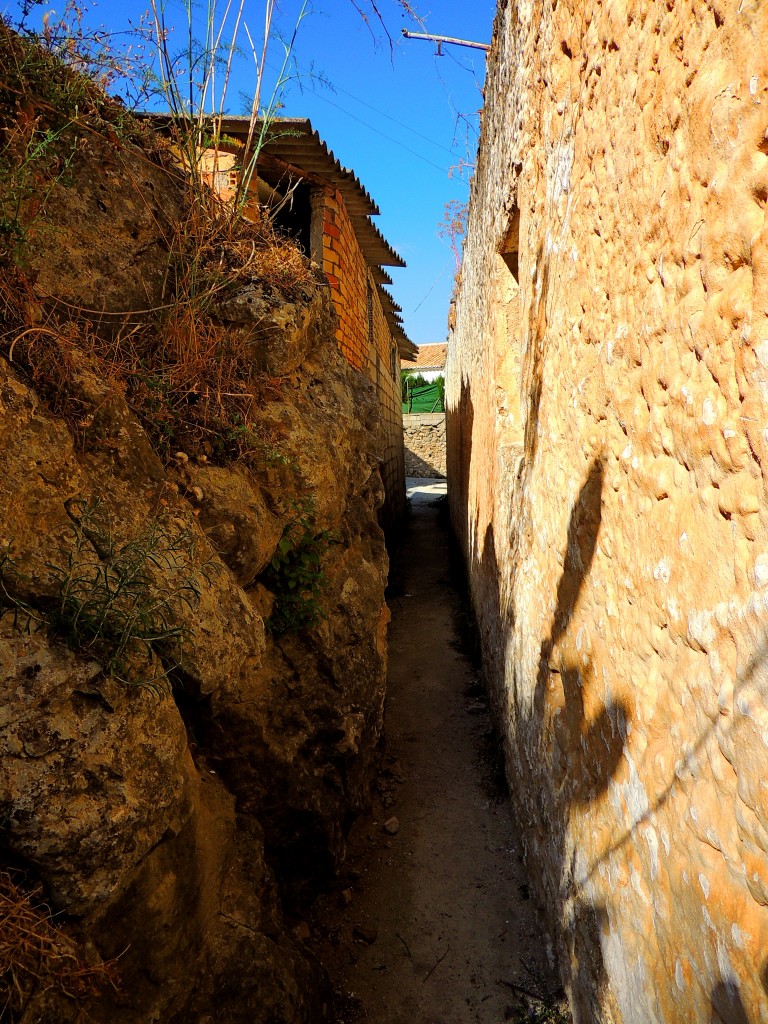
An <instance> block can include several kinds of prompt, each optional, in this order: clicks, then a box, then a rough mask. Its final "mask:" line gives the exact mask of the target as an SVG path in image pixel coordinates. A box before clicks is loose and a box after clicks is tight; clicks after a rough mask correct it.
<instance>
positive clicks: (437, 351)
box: [402, 342, 448, 370]
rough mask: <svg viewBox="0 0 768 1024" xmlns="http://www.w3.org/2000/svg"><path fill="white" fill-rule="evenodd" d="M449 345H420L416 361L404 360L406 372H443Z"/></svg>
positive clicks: (403, 365)
mask: <svg viewBox="0 0 768 1024" xmlns="http://www.w3.org/2000/svg"><path fill="white" fill-rule="evenodd" d="M447 352H448V345H447V344H446V343H445V342H443V344H441V345H418V346H417V347H416V358H415V359H414V360H407V361H406V360H402V367H403V369H404V370H441V369H442V368H443V367H444V366H445V357H446V354H447Z"/></svg>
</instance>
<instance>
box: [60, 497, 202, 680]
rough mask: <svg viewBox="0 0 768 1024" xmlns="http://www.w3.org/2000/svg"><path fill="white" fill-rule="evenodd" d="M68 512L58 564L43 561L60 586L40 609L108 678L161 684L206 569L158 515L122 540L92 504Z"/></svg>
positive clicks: (188, 541)
mask: <svg viewBox="0 0 768 1024" xmlns="http://www.w3.org/2000/svg"><path fill="white" fill-rule="evenodd" d="M70 516H71V517H72V520H73V526H72V529H71V531H70V537H69V540H70V543H71V546H70V548H69V550H68V552H67V555H66V559H65V561H64V564H63V565H57V564H55V563H48V569H49V570H50V572H51V575H52V577H53V579H54V581H56V583H57V584H58V591H59V592H58V597H57V599H56V601H55V602H54V603H53V605H52V607H51V608H50V609H49V610H48V613H47V621H48V624H49V626H50V628H51V629H52V630H53V631H54V632H55V633H56V634H58V635H59V636H60V637H61V638H62V639H63V640H64V642H65V643H66V644H67V646H68V647H70V648H71V649H72V650H74V651H77V652H78V653H79V654H84V655H90V656H92V657H94V658H95V659H96V660H97V661H99V662H100V663H101V664H102V665H103V666H104V670H105V672H106V673H107V674H108V675H111V676H115V677H116V678H117V679H119V680H120V681H122V682H124V683H134V684H136V683H138V684H140V685H142V686H146V687H150V688H152V689H155V690H163V689H166V688H167V687H168V673H169V671H171V669H172V668H174V667H175V666H176V664H177V663H178V660H179V658H180V656H181V651H182V647H183V643H184V641H185V640H186V639H187V638H188V637H189V633H190V631H189V627H188V626H186V625H183V624H181V623H180V622H179V619H180V616H181V614H182V612H183V610H184V608H185V607H186V608H188V609H193V608H194V607H195V605H196V604H197V602H198V601H199V598H200V582H201V576H206V574H207V573H208V572H209V570H210V566H209V565H206V566H203V568H202V569H200V568H198V567H197V566H196V564H195V562H194V554H195V543H194V538H193V537H192V535H191V534H190V533H189V531H187V530H182V531H180V532H177V533H176V534H175V535H174V534H173V533H171V532H170V531H169V529H168V524H167V523H164V522H163V521H162V520H161V519H160V518H159V517H157V516H156V517H153V518H152V519H150V520H149V521H148V522H147V524H146V525H145V527H144V528H143V529H142V530H141V531H140V532H139V533H138V534H137V535H136V536H135V537H133V538H132V539H130V540H128V541H125V542H123V543H120V542H118V541H117V540H116V539H115V538H114V536H113V535H112V530H111V526H110V524H109V521H108V520H107V519H106V517H105V516H104V515H103V514H102V512H101V509H100V507H99V505H98V503H85V502H76V503H71V504H70Z"/></svg>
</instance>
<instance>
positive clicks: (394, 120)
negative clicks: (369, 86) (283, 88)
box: [312, 58, 468, 156]
mask: <svg viewBox="0 0 768 1024" xmlns="http://www.w3.org/2000/svg"><path fill="white" fill-rule="evenodd" d="M454 59H455V58H454ZM460 66H463V65H460ZM465 70H468V69H465ZM332 89H333V91H334V92H343V93H344V95H345V96H349V97H350V98H351V99H353V100H355V101H356V102H357V103H360V104H362V106H364V107H368V109H369V110H372V111H373V112H374V114H379V115H380V116H381V117H386V119H387V120H388V121H391V122H392V123H393V124H396V125H397V126H398V127H400V128H405V130H406V131H407V132H411V134H412V135H418V137H419V138H420V139H423V140H424V141H425V142H428V143H429V144H430V146H435V147H436V148H437V149H442V150H443V152H445V153H450V154H451V156H455V155H456V154H455V153H454V151H453V150H452V149H451V148H450V147H449V146H444V145H443V144H442V142H435V140H434V139H430V138H429V137H428V136H427V135H422V133H421V132H419V131H416V129H415V128H412V127H411V126H410V125H408V124H404V123H403V122H402V121H398V119H397V118H396V117H392V115H391V114H388V113H387V112H386V111H384V110H379V108H378V107H374V106H373V104H371V103H366V102H365V100H361V99H360V97H359V96H355V94H354V93H353V92H348V91H347V90H346V89H342V88H341V87H340V86H336V85H334V86H332ZM312 91H313V93H314V94H315V95H316V96H320V95H321V94H320V93H318V92H317V90H315V89H313V90H312Z"/></svg>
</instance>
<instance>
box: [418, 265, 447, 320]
mask: <svg viewBox="0 0 768 1024" xmlns="http://www.w3.org/2000/svg"><path fill="white" fill-rule="evenodd" d="M452 262H453V256H451V258H450V259H449V260H448V262H447V263H446V264H445V266H444V267H443V269H442V270H441V271H440V273H439V274H438V275H437V277H436V278H435V280H434V281H433V282H432V284H431V285H430V286H429V288H428V289H427V293H426V295H425V296H424V298H423V299H422V300H421V302H420V303H419V304H418V306H416V308H415V309H414V310H413V312H414V313H418V311H419V310H420V309H421V307H422V306H423V305H424V303H425V302H426V301H427V299H428V298H429V296H430V295H431V294H432V292H433V291H434V288H435V285H436V284H437V282H438V281H439V280H440V278H441V277H442V276H443V274H444V273H445V272H446V270H447V269H448V267H450V265H451V263H452ZM411 315H413V314H411Z"/></svg>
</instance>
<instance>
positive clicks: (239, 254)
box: [0, 21, 312, 462]
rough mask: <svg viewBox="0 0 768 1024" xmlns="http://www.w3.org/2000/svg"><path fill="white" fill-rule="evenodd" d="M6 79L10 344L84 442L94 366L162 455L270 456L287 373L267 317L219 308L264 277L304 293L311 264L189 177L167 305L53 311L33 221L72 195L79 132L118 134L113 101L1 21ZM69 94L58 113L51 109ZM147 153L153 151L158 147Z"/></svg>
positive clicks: (0, 66)
mask: <svg viewBox="0 0 768 1024" xmlns="http://www.w3.org/2000/svg"><path fill="white" fill-rule="evenodd" d="M3 74H4V75H5V76H6V81H5V82H3V83H2V84H0V169H1V167H2V166H4V167H5V168H6V170H7V171H8V172H9V173H8V174H7V175H6V178H5V185H3V184H2V183H0V352H4V354H5V355H6V358H8V359H9V360H11V361H13V363H14V364H15V365H16V366H17V367H18V368H20V369H22V370H23V371H24V372H25V374H26V375H27V377H28V379H30V382H31V383H32V384H33V386H34V387H35V389H36V390H37V391H38V393H39V394H40V395H41V397H42V398H43V399H44V401H45V402H46V404H47V405H49V407H50V408H51V409H52V410H53V411H54V412H55V413H56V414H57V415H60V416H62V417H63V418H65V419H66V421H67V422H68V424H69V426H70V428H71V429H72V430H73V433H74V434H75V437H76V440H77V441H78V442H79V444H80V445H81V446H86V447H87V446H88V445H98V444H99V443H100V441H101V440H102V439H101V438H100V437H99V434H98V410H97V409H94V408H92V403H90V404H89V402H88V400H87V399H86V398H85V397H84V396H83V393H82V388H81V387H79V386H78V375H81V374H82V371H83V369H84V363H86V365H87V364H88V363H90V366H91V368H92V369H93V371H94V372H95V373H96V375H97V376H98V378H99V379H100V380H101V381H103V382H105V383H106V384H107V386H108V388H109V389H110V390H111V391H112V392H114V393H117V394H121V395H123V396H124V397H125V399H126V401H127V402H128V404H129V406H130V407H131V409H132V410H133V411H134V412H135V413H136V415H137V416H138V417H139V419H140V420H141V422H142V424H143V425H144V427H145V429H146V431H147V432H148V434H149V435H150V437H151V438H152V440H153V443H154V445H155V447H156V448H157V450H158V452H159V453H160V454H161V456H163V457H165V458H168V457H169V456H171V455H172V454H173V453H174V452H175V451H177V450H179V449H181V450H183V451H186V452H187V453H189V454H205V455H206V456H207V457H208V458H211V459H213V460H215V461H219V462H226V461H230V460H232V459H246V460H251V461H259V460H261V459H262V458H263V453H264V452H265V451H268V450H270V449H272V448H274V446H275V444H276V443H278V442H279V438H277V437H275V436H274V432H275V428H266V427H263V426H261V427H260V426H258V425H257V424H258V417H257V416H256V413H257V410H258V409H259V408H260V407H261V406H263V405H264V404H265V402H266V401H268V400H270V399H274V398H278V397H279V394H280V383H281V382H280V380H279V379H276V378H270V377H268V376H266V375H264V374H263V373H259V372H257V371H256V370H255V368H254V358H253V356H254V345H257V344H258V340H259V339H258V324H253V325H249V329H248V330H243V329H237V328H235V329H233V328H231V327H228V326H225V324H224V323H222V322H221V320H219V319H217V317H216V308H217V305H218V303H220V302H221V301H222V300H224V299H226V298H227V296H228V295H230V294H231V293H232V292H233V291H236V290H237V289H238V288H240V287H242V286H244V285H247V284H250V283H253V282H257V283H258V284H259V285H260V286H261V287H263V288H264V289H265V290H266V291H268V292H271V293H273V294H274V295H275V296H276V297H277V298H278V299H283V300H286V301H291V300H298V301H303V298H302V293H303V291H305V289H306V288H307V286H308V285H310V283H311V282H312V272H311V270H310V267H309V262H308V261H307V260H306V259H305V257H304V256H303V255H302V254H301V253H300V251H299V250H298V248H297V247H296V246H295V244H294V243H293V242H292V241H290V240H289V239H287V238H285V237H283V236H281V235H279V234H278V233H277V232H276V231H275V230H274V228H273V227H272V225H271V223H270V222H269V220H268V219H266V218H265V219H264V220H261V221H258V222H256V223H254V222H251V221H246V220H244V219H242V218H239V217H233V215H232V209H231V207H228V206H227V205H226V204H224V203H222V201H221V200H220V199H219V198H218V197H217V196H216V195H215V194H214V193H213V191H212V190H211V191H208V190H206V191H205V192H204V193H202V194H201V193H200V191H199V190H198V189H195V188H194V187H193V183H191V182H190V184H189V189H188V194H187V197H186V198H187V202H186V207H187V213H186V216H185V217H184V218H183V219H182V221H181V222H180V223H179V224H178V225H177V229H176V232H175V235H174V236H173V237H170V238H166V244H167V247H168V250H169V253H170V258H169V269H168V276H167V282H166V298H165V299H164V301H163V304H162V306H161V307H160V308H158V309H154V310H140V311H126V312H125V313H123V314H119V315H113V316H109V317H104V316H99V315H98V314H93V313H91V312H89V311H87V310H80V309H77V308H75V307H72V306H65V305H64V304H63V303H58V302H56V301H54V303H53V304H52V305H49V307H48V308H47V309H45V308H43V307H42V306H41V304H40V303H39V302H38V301H37V300H36V298H35V295H34V288H33V280H32V278H31V276H30V275H29V274H28V273H27V272H25V270H24V269H23V267H24V259H23V252H21V251H20V250H21V249H22V248H23V236H24V233H25V231H26V228H27V226H28V224H29V223H30V222H31V220H34V219H35V218H43V219H44V217H45V206H46V201H47V200H48V199H49V198H50V196H51V195H54V196H55V197H56V201H61V200H62V199H63V198H64V197H65V189H62V188H61V187H60V186H61V185H62V182H61V178H60V175H61V170H62V155H61V154H62V153H64V154H65V157H64V160H65V163H66V160H69V159H70V158H71V159H76V152H77V133H78V132H80V131H82V130H86V128H87V130H89V131H102V132H107V133H108V134H109V133H111V132H114V131H115V124H114V123H113V122H111V121H109V120H108V119H109V118H110V117H112V116H113V114H114V107H115V105H114V104H111V102H110V101H108V100H107V99H106V98H105V97H104V95H103V93H101V92H100V90H99V89H98V87H97V86H96V84H95V83H94V82H92V81H91V80H89V79H87V78H85V77H84V76H82V75H77V74H76V73H75V72H73V71H72V70H71V69H68V68H66V67H63V66H61V65H59V63H58V62H57V61H56V60H55V59H54V58H53V57H52V56H51V55H50V54H48V53H46V52H45V51H44V50H40V49H39V48H35V47H34V45H33V44H32V43H31V42H30V41H29V40H25V39H21V38H19V37H18V36H16V35H15V34H14V33H12V32H10V31H9V30H8V29H7V27H6V26H4V25H3V24H2V22H1V21H0V79H2V76H3ZM62 95H63V96H64V99H62ZM57 99H58V107H57V111H56V112H55V113H54V112H53V111H52V109H49V108H51V104H52V102H53V101H54V100H57ZM67 104H68V105H69V106H70V107H72V106H73V104H74V108H75V109H76V111H77V113H76V119H75V120H72V119H71V115H72V113H73V111H72V110H70V111H69V113H67V112H66V111H64V112H63V113H62V109H59V108H64V107H66V106H67ZM68 118H69V119H68ZM133 123H134V122H133V121H132V119H131V124H133ZM84 126H85V128H84ZM131 130H132V129H131ZM60 132H63V133H64V134H65V135H66V144H64V134H59V133H60ZM122 141H123V142H124V143H125V142H128V141H129V139H124V140H122ZM62 147H63V148H62ZM142 152H143V153H144V156H145V157H146V153H147V147H143V150H142ZM158 152H159V150H158ZM72 154H75V156H71V155H72ZM57 176H59V177H58V178H57ZM169 187H171V186H170V185H169ZM83 353H84V354H85V356H86V359H85V360H84V359H83Z"/></svg>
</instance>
